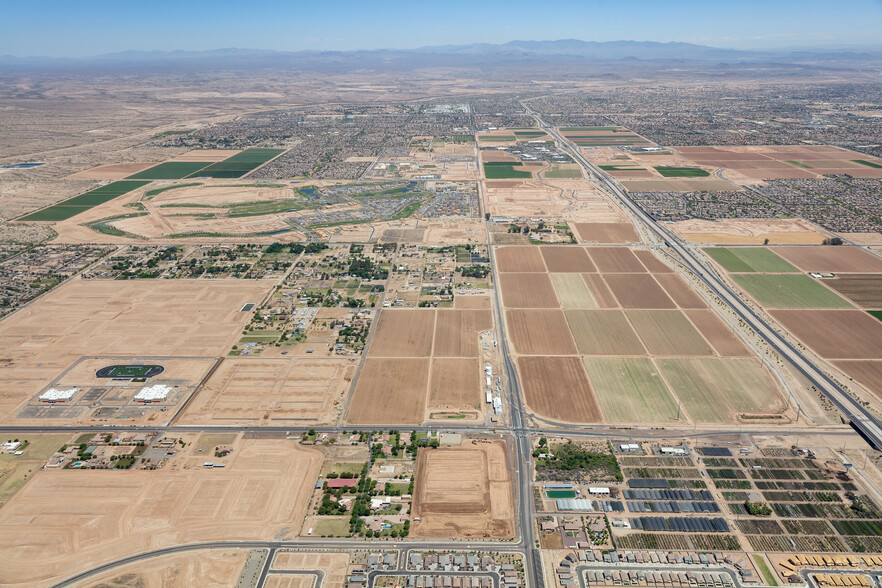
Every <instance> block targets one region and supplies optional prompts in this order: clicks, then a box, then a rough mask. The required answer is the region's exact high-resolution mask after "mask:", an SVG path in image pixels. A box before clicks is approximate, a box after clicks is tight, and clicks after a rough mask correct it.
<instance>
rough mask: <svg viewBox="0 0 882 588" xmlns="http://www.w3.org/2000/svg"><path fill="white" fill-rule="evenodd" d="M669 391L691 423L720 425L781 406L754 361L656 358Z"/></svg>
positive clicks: (767, 380) (775, 387)
mask: <svg viewBox="0 0 882 588" xmlns="http://www.w3.org/2000/svg"><path fill="white" fill-rule="evenodd" d="M656 363H657V364H658V366H659V367H660V368H661V370H662V373H663V374H664V376H665V379H666V380H667V381H668V384H669V385H670V387H671V390H672V391H673V392H674V394H676V395H677V397H678V398H679V399H680V401H681V402H682V403H683V408H684V409H685V410H686V412H687V413H688V414H689V416H690V417H692V418H693V419H694V420H697V421H701V422H724V421H730V420H732V419H733V418H734V417H735V416H736V414H739V413H742V412H747V413H750V412H764V411H769V410H774V409H776V408H778V407H779V406H780V405H781V396H780V394H779V391H778V387H777V386H776V385H775V384H774V382H773V381H772V379H771V376H770V375H769V374H767V373H766V372H765V370H763V368H762V366H761V365H760V363H759V361H757V360H755V359H658V360H656Z"/></svg>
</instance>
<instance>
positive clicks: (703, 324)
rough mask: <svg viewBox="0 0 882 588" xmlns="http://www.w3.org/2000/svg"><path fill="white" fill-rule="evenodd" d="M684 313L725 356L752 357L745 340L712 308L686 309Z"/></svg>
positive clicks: (718, 351)
mask: <svg viewBox="0 0 882 588" xmlns="http://www.w3.org/2000/svg"><path fill="white" fill-rule="evenodd" d="M683 313H684V314H685V315H686V316H687V317H689V320H691V321H692V324H694V325H695V327H696V328H697V329H698V330H699V332H700V333H701V334H702V335H704V338H705V339H707V340H708V342H709V343H710V344H711V346H712V347H713V348H714V349H716V350H717V353H719V354H720V355H722V356H723V357H750V355H751V353H750V350H749V349H748V348H747V346H746V345H745V344H744V342H743V341H742V340H741V339H739V338H738V336H736V335H735V334H734V333H733V332H732V329H731V328H730V327H729V326H728V325H726V323H724V322H723V321H722V320H721V319H720V318H719V317H718V316H717V315H716V314H714V312H713V311H712V310H710V309H707V310H685V311H683Z"/></svg>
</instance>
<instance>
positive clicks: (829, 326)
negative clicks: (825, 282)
mask: <svg viewBox="0 0 882 588" xmlns="http://www.w3.org/2000/svg"><path fill="white" fill-rule="evenodd" d="M769 313H770V314H771V315H772V316H773V317H774V318H775V320H776V321H778V322H779V323H781V324H782V325H783V326H784V328H786V329H787V330H788V331H790V332H791V333H793V334H794V335H795V336H796V337H797V338H799V339H800V340H801V341H802V342H803V343H805V344H806V345H808V346H809V347H811V348H812V349H814V351H815V352H816V353H817V354H818V355H820V356H821V357H825V358H827V359H878V358H879V350H880V349H882V321H880V320H878V319H875V318H873V317H872V316H871V315H869V314H867V313H866V312H864V311H861V310H770V311H769Z"/></svg>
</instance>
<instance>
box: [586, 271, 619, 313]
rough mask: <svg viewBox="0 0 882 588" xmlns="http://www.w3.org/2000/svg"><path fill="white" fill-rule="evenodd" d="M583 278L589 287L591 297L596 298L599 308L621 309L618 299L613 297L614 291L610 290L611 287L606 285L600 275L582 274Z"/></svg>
mask: <svg viewBox="0 0 882 588" xmlns="http://www.w3.org/2000/svg"><path fill="white" fill-rule="evenodd" d="M582 277H583V278H584V279H585V284H586V285H587V286H588V290H589V291H590V292H591V297H592V298H594V302H596V303H597V307H598V308H618V307H619V303H618V301H616V297H615V296H613V293H612V290H610V289H609V286H607V285H606V282H604V281H603V277H601V275H600V274H582Z"/></svg>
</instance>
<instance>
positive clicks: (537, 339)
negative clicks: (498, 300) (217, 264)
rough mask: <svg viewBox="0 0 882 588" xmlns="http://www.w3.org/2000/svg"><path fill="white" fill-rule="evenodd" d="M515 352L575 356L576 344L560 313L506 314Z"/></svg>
mask: <svg viewBox="0 0 882 588" xmlns="http://www.w3.org/2000/svg"><path fill="white" fill-rule="evenodd" d="M505 317H506V321H507V322H508V330H509V334H510V335H509V336H510V337H511V341H512V343H513V344H514V348H515V352H517V353H519V354H528V355H575V354H576V344H575V343H574V342H573V338H572V337H571V336H570V330H569V329H568V328H567V321H566V320H565V319H564V314H563V312H562V311H560V310H509V311H506V313H505Z"/></svg>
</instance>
